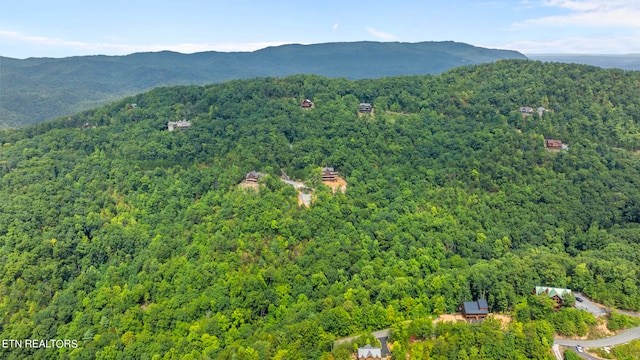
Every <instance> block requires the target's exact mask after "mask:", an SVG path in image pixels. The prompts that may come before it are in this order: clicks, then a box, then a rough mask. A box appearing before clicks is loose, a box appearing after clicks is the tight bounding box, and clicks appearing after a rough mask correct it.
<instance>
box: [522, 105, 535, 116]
mask: <svg viewBox="0 0 640 360" xmlns="http://www.w3.org/2000/svg"><path fill="white" fill-rule="evenodd" d="M519 111H520V114H522V115H533V113H534V112H535V110H533V108H531V107H528V106H523V107H521V108H520V109H519Z"/></svg>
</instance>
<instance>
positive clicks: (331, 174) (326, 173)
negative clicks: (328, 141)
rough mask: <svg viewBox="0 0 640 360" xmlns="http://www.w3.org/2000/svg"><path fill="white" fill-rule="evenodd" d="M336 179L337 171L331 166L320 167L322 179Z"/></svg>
mask: <svg viewBox="0 0 640 360" xmlns="http://www.w3.org/2000/svg"><path fill="white" fill-rule="evenodd" d="M336 180H338V172H337V171H335V170H334V169H333V168H332V167H323V168H322V181H331V182H333V181H336Z"/></svg>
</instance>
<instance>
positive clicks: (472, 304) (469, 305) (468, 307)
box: [462, 300, 489, 315]
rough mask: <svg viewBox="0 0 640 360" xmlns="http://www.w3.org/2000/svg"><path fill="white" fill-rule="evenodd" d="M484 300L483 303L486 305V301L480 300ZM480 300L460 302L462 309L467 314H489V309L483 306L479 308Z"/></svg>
mask: <svg viewBox="0 0 640 360" xmlns="http://www.w3.org/2000/svg"><path fill="white" fill-rule="evenodd" d="M482 301H484V304H485V305H486V303H487V301H486V300H482ZM479 302H480V300H478V301H465V302H463V303H462V308H463V310H464V313H465V314H467V315H487V314H489V310H488V309H487V308H486V307H485V308H481V307H480V306H478V305H479Z"/></svg>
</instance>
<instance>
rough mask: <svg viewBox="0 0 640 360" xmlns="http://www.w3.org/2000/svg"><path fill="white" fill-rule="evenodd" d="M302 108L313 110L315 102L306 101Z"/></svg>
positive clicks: (301, 105)
mask: <svg viewBox="0 0 640 360" xmlns="http://www.w3.org/2000/svg"><path fill="white" fill-rule="evenodd" d="M300 107H301V108H303V109H311V108H312V107H313V101H311V100H309V99H304V101H303V102H302V104H300Z"/></svg>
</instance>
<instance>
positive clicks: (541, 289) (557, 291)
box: [536, 286, 571, 298]
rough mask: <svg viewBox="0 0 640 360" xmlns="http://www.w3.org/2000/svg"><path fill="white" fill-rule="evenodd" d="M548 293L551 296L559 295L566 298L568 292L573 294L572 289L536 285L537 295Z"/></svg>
mask: <svg viewBox="0 0 640 360" xmlns="http://www.w3.org/2000/svg"><path fill="white" fill-rule="evenodd" d="M540 294H547V296H549V297H554V296H556V295H557V296H559V297H560V298H564V296H565V295H566V294H571V290H570V289H563V288H554V287H549V286H536V295H540Z"/></svg>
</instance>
